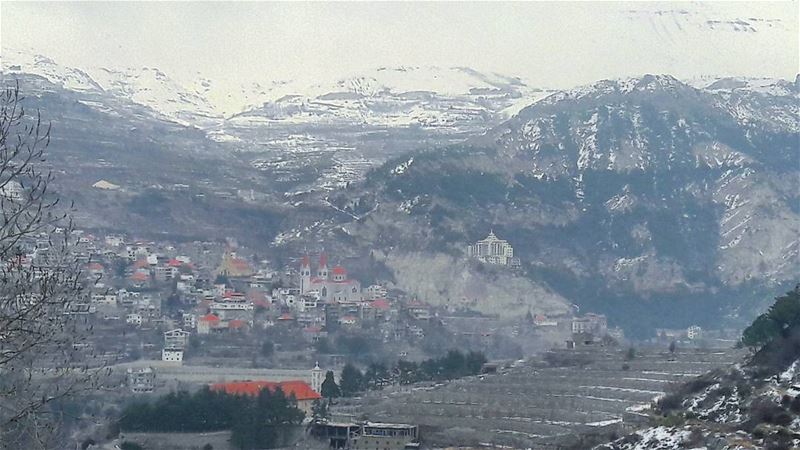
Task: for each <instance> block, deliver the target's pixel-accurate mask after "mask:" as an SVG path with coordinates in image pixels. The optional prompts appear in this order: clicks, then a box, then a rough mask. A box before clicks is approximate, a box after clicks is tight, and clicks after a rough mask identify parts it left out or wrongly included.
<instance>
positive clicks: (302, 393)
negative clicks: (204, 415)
mask: <svg viewBox="0 0 800 450" xmlns="http://www.w3.org/2000/svg"><path fill="white" fill-rule="evenodd" d="M278 387H280V388H281V390H282V391H283V393H284V394H286V396H287V397H288V396H291V395H294V398H295V399H296V400H297V401H303V400H316V399H319V398H322V396H321V395H319V394H318V393H317V392H315V391H314V390H313V389H311V386H309V385H308V383H306V382H305V381H301V380H292V381H281V382H280V383H277V382H274V381H233V382H230V383H216V384H212V385H211V390H212V391H224V392H225V393H227V394H231V395H258V393H259V392H261V390H262V389H264V388H267V389H269V390H270V391H273V392H274V391H275V389H277V388H278Z"/></svg>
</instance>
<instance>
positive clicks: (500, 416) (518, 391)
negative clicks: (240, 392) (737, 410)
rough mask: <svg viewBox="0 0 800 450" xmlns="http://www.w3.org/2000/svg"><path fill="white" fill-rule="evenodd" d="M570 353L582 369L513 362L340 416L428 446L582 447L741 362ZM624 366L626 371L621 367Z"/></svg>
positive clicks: (714, 355) (389, 394) (685, 354)
mask: <svg viewBox="0 0 800 450" xmlns="http://www.w3.org/2000/svg"><path fill="white" fill-rule="evenodd" d="M625 353H626V352H625V351H622V350H613V351H604V350H601V351H599V352H598V351H597V350H593V351H592V352H582V353H581V352H579V353H575V352H567V351H563V352H562V351H559V352H558V353H557V354H558V355H559V356H562V357H564V358H567V359H568V358H571V357H574V356H578V357H579V358H578V359H583V360H584V362H586V361H590V362H589V363H588V364H585V365H582V366H580V365H579V366H572V367H549V366H547V365H545V364H543V363H542V362H537V361H533V360H531V361H525V362H517V363H513V364H510V365H507V366H506V367H503V368H501V369H500V370H499V372H498V373H496V374H487V375H481V376H477V377H469V378H465V379H461V380H456V381H453V382H449V383H440V384H427V385H413V386H403V387H393V388H387V389H385V390H383V391H379V392H372V393H369V394H367V395H366V396H364V397H363V398H360V399H357V400H355V401H353V402H351V403H344V404H340V406H339V407H338V408H337V413H338V414H341V415H353V416H357V415H360V414H366V415H367V416H368V417H369V419H370V420H380V421H392V422H395V421H396V422H408V423H416V424H419V425H420V427H421V432H422V436H423V439H424V440H425V442H426V443H427V444H428V445H432V446H451V445H461V446H479V445H481V444H492V445H497V446H508V447H511V448H548V449H549V448H585V447H584V446H586V445H589V443H590V442H591V441H592V440H593V439H597V438H599V437H603V436H611V435H613V434H615V433H616V434H619V433H621V432H622V431H623V430H625V429H628V428H630V427H631V426H633V425H635V424H636V423H639V422H641V421H642V420H645V419H646V416H645V415H644V414H643V413H641V412H640V411H642V410H643V409H645V408H646V407H647V406H648V405H649V404H650V403H651V402H652V401H653V399H655V398H656V397H658V396H659V395H661V394H662V393H664V392H665V390H666V389H667V388H668V386H669V385H670V384H671V383H674V382H680V381H687V380H689V379H691V378H692V377H694V376H697V375H700V374H702V373H704V372H707V371H709V370H711V369H714V368H716V367H720V366H724V365H728V364H730V363H732V362H734V361H737V360H739V359H740V358H741V356H742V355H741V353H740V352H738V351H735V350H691V351H688V350H687V351H682V352H677V353H675V354H674V355H673V354H669V353H667V352H663V353H662V352H656V351H651V352H643V353H640V354H638V355H637V356H636V357H634V358H633V359H632V360H626V358H625ZM623 366H625V367H623Z"/></svg>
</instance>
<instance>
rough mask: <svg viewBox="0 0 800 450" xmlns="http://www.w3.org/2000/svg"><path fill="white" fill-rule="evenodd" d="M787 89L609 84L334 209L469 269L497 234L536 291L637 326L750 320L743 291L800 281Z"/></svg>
mask: <svg viewBox="0 0 800 450" xmlns="http://www.w3.org/2000/svg"><path fill="white" fill-rule="evenodd" d="M786 86H788V87H789V89H788V91H786V92H783V93H782V95H772V93H769V92H767V93H763V92H757V91H748V92H737V91H734V92H733V93H731V92H730V91H726V92H727V94H726V95H723V94H724V93H722V92H714V91H710V90H699V89H695V88H692V87H691V86H689V85H686V84H684V83H682V82H680V81H678V80H676V79H674V78H672V77H669V76H645V77H642V78H639V79H633V80H622V81H603V82H599V83H597V84H595V85H593V86H589V87H586V88H581V89H578V90H575V91H569V92H565V93H558V94H554V95H552V96H550V97H548V98H546V99H544V100H541V101H539V102H537V103H535V104H534V105H532V106H530V107H528V108H526V109H523V110H522V111H521V112H520V113H519V114H518V115H516V116H515V117H514V118H512V119H511V120H509V121H507V122H505V123H504V124H502V125H500V126H498V127H496V128H494V129H492V130H491V131H490V132H488V133H487V134H486V135H484V136H482V137H480V138H476V139H474V140H472V141H471V146H468V147H465V146H461V147H459V148H449V149H445V150H437V151H431V152H428V153H424V154H417V155H414V156H413V158H411V157H404V158H400V159H396V160H393V161H391V162H389V163H387V164H386V165H384V166H383V167H381V168H380V169H377V170H375V171H373V172H372V173H370V174H369V175H368V178H367V181H366V183H365V185H364V186H363V187H362V188H360V191H359V188H354V189H352V191H351V192H344V193H343V194H342V195H340V196H338V197H335V198H334V203H335V204H336V205H337V207H339V208H341V209H342V210H345V211H348V212H350V213H352V214H353V215H354V216H356V217H358V218H359V220H357V221H356V222H355V223H353V224H352V225H351V226H350V228H348V231H349V232H350V233H351V234H352V235H356V236H361V237H363V238H365V239H367V240H368V241H371V242H375V243H377V244H378V245H379V247H390V248H393V249H395V250H394V251H399V250H400V249H410V248H414V249H417V248H426V249H428V250H429V251H430V250H434V251H436V252H444V253H447V254H451V255H456V256H458V257H460V258H463V257H464V250H463V249H464V248H465V246H466V245H467V243H469V242H472V241H475V240H477V239H479V238H482V237H483V236H484V235H485V234H486V233H487V232H488V230H489V229H490V228H494V230H495V232H496V233H497V234H498V235H499V236H501V237H503V238H505V239H508V240H510V241H511V243H512V244H513V245H514V246H515V251H516V253H517V255H519V256H520V257H521V258H522V260H523V264H524V266H525V268H526V270H527V272H526V273H527V277H528V278H529V279H532V280H538V281H539V282H542V283H545V286H549V287H550V288H552V289H553V290H554V291H556V292H557V293H558V294H559V295H561V296H563V297H565V298H567V299H569V300H570V301H572V302H575V303H578V304H581V305H584V306H586V307H589V308H591V309H595V310H601V311H607V312H609V313H611V314H612V320H615V319H616V321H617V322H626V323H627V324H628V326H629V327H633V328H637V327H641V328H642V329H643V328H645V327H647V326H659V325H660V326H686V325H689V324H692V323H695V322H700V323H703V324H710V323H711V322H712V321H715V320H717V318H718V316H717V315H718V314H720V311H721V310H725V311H728V314H729V315H731V316H733V317H730V318H732V319H735V315H736V314H737V313H738V311H739V310H738V309H737V308H736V306H738V305H739V300H740V299H741V301H744V300H745V299H746V298H747V297H746V296H745V295H743V293H744V292H749V290H751V289H763V288H764V287H765V286H770V285H775V284H781V283H785V282H787V281H789V280H791V279H792V277H793V276H795V275H796V272H797V268H798V267H800V266H799V265H798V263H799V262H800V260H798V252H799V251H800V246H799V245H800V244H799V243H798V237H800V216H799V215H798V214H799V213H800V208H798V207H797V205H798V200H800V197H799V196H798V192H797V189H796V186H797V185H798V175H800V171H798V168H800V152H799V151H798V139H799V135H798V126H797V122H798V114H797V109H796V102H793V101H792V100H793V99H795V100H796V99H797V95H798V93H797V92H798V91H797V90H796V88H795V87H794V85H793V84H791V83H788V84H787V85H786ZM784 94H785V95H784ZM742 104H747V105H748V108H750V110H751V112H747V110H746V109H744V108H742V107H741V105H742ZM772 110H775V111H780V113H781V115H782V116H781V117H782V118H781V119H780V120H776V117H778V116H779V115H778V114H773V113H772V112H770V111H772ZM411 242H413V245H412V244H411ZM666 300H672V302H671V303H670V302H668V303H665V301H666ZM723 307H724V308H723ZM730 311H733V312H730ZM641 318H647V320H645V321H642V320H639V319H641ZM640 331H641V330H640Z"/></svg>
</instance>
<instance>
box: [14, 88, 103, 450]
mask: <svg viewBox="0 0 800 450" xmlns="http://www.w3.org/2000/svg"><path fill="white" fill-rule="evenodd" d="M22 100H23V98H22V97H21V95H20V92H19V88H18V87H12V88H5V89H3V90H2V92H0V207H1V208H2V222H0V448H54V447H58V446H60V445H54V442H52V440H53V439H58V438H59V437H58V431H59V426H58V425H59V423H60V422H61V420H62V419H63V418H62V417H61V416H60V414H59V412H58V411H57V409H56V408H53V406H54V405H56V404H57V403H58V402H60V401H63V400H64V399H65V398H68V397H70V396H73V395H75V394H76V393H78V392H80V391H83V390H87V389H93V388H95V387H96V386H97V384H96V383H97V380H98V378H97V375H99V374H101V372H102V370H101V369H99V368H98V366H99V365H98V364H97V363H96V362H95V361H93V360H92V355H91V354H89V353H88V352H85V351H84V350H83V349H84V348H85V347H84V346H82V345H81V344H82V342H83V339H84V338H85V337H86V334H87V333H88V332H90V328H89V325H88V322H87V321H86V320H85V318H84V317H85V316H82V315H81V314H79V313H80V312H82V310H81V307H82V306H88V302H87V301H86V297H87V295H86V293H85V289H84V286H85V285H86V282H87V279H86V277H85V276H84V274H83V273H82V271H81V267H82V265H83V264H84V263H85V261H83V260H82V259H81V258H79V256H78V254H77V252H76V251H75V248H76V245H75V243H76V239H75V236H74V229H73V225H72V222H71V220H70V216H69V212H70V209H71V208H69V207H66V208H65V207H64V206H63V205H60V204H59V202H58V199H57V198H56V197H55V196H54V195H53V194H52V193H51V192H50V189H49V186H50V184H51V181H52V175H51V173H50V171H49V170H47V169H46V166H45V164H46V163H45V159H44V156H45V153H44V151H45V149H46V148H47V146H48V144H49V141H50V128H49V126H48V125H44V124H43V123H42V120H41V117H40V115H39V114H38V112H37V114H35V115H32V116H31V115H27V114H26V113H25V111H24V110H23V108H22ZM84 310H85V308H84Z"/></svg>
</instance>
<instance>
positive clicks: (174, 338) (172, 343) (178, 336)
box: [164, 328, 191, 350]
mask: <svg viewBox="0 0 800 450" xmlns="http://www.w3.org/2000/svg"><path fill="white" fill-rule="evenodd" d="M190 334H191V333H189V332H188V331H183V330H181V329H180V328H177V329H175V330H170V331H165V332H164V348H171V349H176V350H181V349H184V348H186V342H187V341H188V340H189V335H190Z"/></svg>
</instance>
